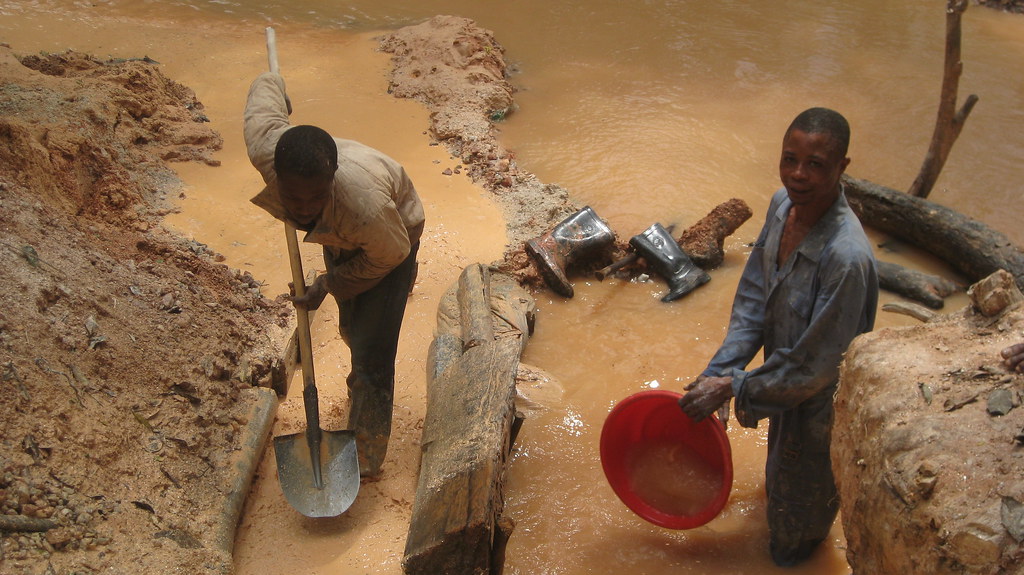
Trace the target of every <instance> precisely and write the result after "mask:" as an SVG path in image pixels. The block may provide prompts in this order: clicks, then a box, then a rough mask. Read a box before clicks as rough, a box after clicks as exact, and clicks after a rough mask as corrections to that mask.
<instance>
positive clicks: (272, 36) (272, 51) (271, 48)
mask: <svg viewBox="0 0 1024 575" xmlns="http://www.w3.org/2000/svg"><path fill="white" fill-rule="evenodd" d="M267 63H268V64H269V65H270V71H271V72H273V73H275V74H277V73H279V68H278V66H277V34H276V33H275V32H274V29H273V28H271V27H270V26H267Z"/></svg>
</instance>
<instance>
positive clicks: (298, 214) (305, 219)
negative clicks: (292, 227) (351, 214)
mask: <svg viewBox="0 0 1024 575" xmlns="http://www.w3.org/2000/svg"><path fill="white" fill-rule="evenodd" d="M277 187H278V190H279V191H280V192H281V205H282V207H284V213H285V216H286V217H287V218H288V219H289V220H292V221H293V222H295V223H296V224H297V225H299V226H309V225H312V224H313V223H315V222H316V220H317V219H318V218H319V217H320V213H321V212H323V210H324V206H326V205H327V202H328V200H329V199H330V197H331V191H332V189H333V187H334V178H333V177H313V178H308V177H303V176H292V175H286V174H278V177H277Z"/></svg>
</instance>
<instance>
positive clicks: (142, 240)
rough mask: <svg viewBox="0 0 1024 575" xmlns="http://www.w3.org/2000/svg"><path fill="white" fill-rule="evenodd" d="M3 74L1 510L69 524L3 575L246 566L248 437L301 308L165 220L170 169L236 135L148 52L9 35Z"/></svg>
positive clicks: (22, 548) (31, 535)
mask: <svg viewBox="0 0 1024 575" xmlns="http://www.w3.org/2000/svg"><path fill="white" fill-rule="evenodd" d="M0 78H2V80H0V82H2V85H3V86H4V88H3V94H4V96H3V100H2V104H0V105H2V107H3V116H2V120H0V166H2V168H0V202H2V205H3V209H2V210H0V221H2V226H3V239H2V246H0V247H2V248H3V249H0V261H2V264H0V270H2V271H0V274H2V283H3V285H4V286H5V287H4V290H3V292H2V294H0V343H2V346H3V347H2V351H3V358H2V367H0V370H2V373H3V376H2V377H3V382H4V386H5V387H6V388H7V393H4V394H2V395H0V414H2V418H3V421H4V425H3V428H2V437H0V440H2V445H3V450H2V451H0V453H2V455H0V472H2V476H0V502H2V508H0V514H2V515H3V516H5V517H6V518H8V519H10V518H12V517H14V518H26V519H42V520H48V521H50V522H52V523H51V524H46V523H43V525H42V526H41V527H40V530H39V531H35V532H26V531H15V532H12V533H9V532H7V531H6V530H5V531H4V536H3V537H2V540H0V563H2V565H3V569H2V571H4V572H5V573H16V572H31V573H39V572H42V571H43V568H44V567H45V568H47V569H51V570H52V572H58V573H67V572H72V571H77V572H86V573H89V572H99V571H110V572H128V571H135V572H147V573H160V572H170V569H168V566H169V565H172V564H173V565H181V566H184V567H186V568H187V569H188V571H190V572H202V571H213V572H227V571H229V569H230V565H231V563H230V555H229V551H230V544H231V532H230V531H229V530H228V531H226V530H225V529H224V528H223V526H221V523H222V517H223V516H224V511H225V499H226V496H225V495H226V494H228V493H230V492H231V491H232V490H235V489H237V487H236V486H235V485H233V483H234V482H236V481H237V475H236V474H233V473H231V471H232V470H233V469H234V466H235V464H236V463H237V462H236V461H235V458H236V456H237V455H238V454H239V453H240V451H239V450H240V440H239V438H240V437H241V436H242V435H244V434H242V433H239V431H240V430H241V429H242V428H244V427H245V426H247V425H248V424H249V423H250V420H251V418H252V414H251V413H250V410H251V409H252V408H253V406H254V405H255V403H254V399H255V397H256V396H255V395H254V393H255V392H254V389H253V386H255V385H260V384H263V385H266V384H267V383H268V382H269V381H270V374H271V370H272V367H273V365H274V363H275V361H277V359H276V358H277V357H279V355H280V354H279V349H278V346H277V345H276V344H275V343H274V341H275V339H280V337H281V336H280V335H276V334H283V333H284V328H285V326H286V325H287V324H288V321H289V317H290V314H291V310H290V309H289V307H288V306H286V305H283V304H282V303H281V302H275V301H271V300H268V299H266V298H264V297H262V296H261V295H260V290H259V285H258V283H257V282H256V280H255V279H254V278H252V277H251V276H248V275H247V274H240V273H238V272H237V271H236V270H231V269H229V268H228V267H227V266H225V265H223V264H220V263H218V262H217V260H218V256H217V255H216V254H214V253H211V252H210V251H209V250H208V249H207V248H206V247H205V246H203V245H201V244H198V243H196V242H191V241H186V240H183V239H182V238H180V237H175V236H174V235H172V234H169V233H167V232H166V231H165V230H164V228H163V227H161V225H160V218H161V216H162V215H163V214H164V213H165V212H166V210H167V204H168V203H167V198H168V197H170V196H172V195H173V194H175V193H177V191H178V189H179V187H180V182H178V181H177V179H176V177H175V176H174V175H173V172H171V171H170V170H169V169H168V168H167V165H166V163H167V162H170V161H179V160H187V161H204V162H212V161H213V160H211V159H210V157H211V156H210V152H212V151H213V150H216V149H217V148H218V147H219V146H220V136H219V135H218V134H217V133H215V132H214V131H212V130H211V129H209V128H208V127H207V126H206V125H205V123H206V118H205V116H204V115H203V106H202V104H201V103H200V102H198V101H197V100H196V98H195V95H194V94H193V93H192V92H191V90H189V89H188V88H185V87H184V86H181V85H179V84H177V83H175V82H174V81H172V80H170V79H168V78H166V77H164V76H163V75H162V74H161V73H160V72H159V71H158V70H157V69H156V68H155V67H154V66H153V65H151V64H150V63H148V62H146V61H144V60H138V61H123V62H113V61H111V62H101V61H99V60H96V59H94V58H92V57H90V56H88V55H84V54H76V53H70V52H69V53H65V54H60V55H50V56H46V57H36V56H30V57H26V58H23V59H22V60H21V61H19V60H18V59H16V58H15V56H14V55H13V53H12V51H11V50H10V49H9V48H6V47H3V48H0ZM51 526H52V528H46V527H51ZM44 528H45V529H44ZM144 532H152V533H154V534H155V538H152V539H151V538H139V537H136V536H135V535H136V534H138V533H144ZM129 565H133V566H134V567H132V568H128V566H129Z"/></svg>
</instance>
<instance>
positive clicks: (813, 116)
mask: <svg viewBox="0 0 1024 575" xmlns="http://www.w3.org/2000/svg"><path fill="white" fill-rule="evenodd" d="M793 130H800V131H801V132H805V133H807V134H828V135H829V136H831V138H832V143H833V145H834V146H835V150H836V151H838V152H839V153H840V157H841V158H845V157H846V152H847V151H848V150H849V148H850V124H849V123H848V122H847V121H846V118H844V117H843V115H842V114H840V113H839V112H836V111H835V110H830V109H828V108H810V109H808V110H804V111H803V112H800V115H799V116H797V117H796V118H795V119H794V120H793V123H792V124H790V125H789V128H788V129H787V130H786V135H787V136H788V135H789V133H790V132H792V131H793Z"/></svg>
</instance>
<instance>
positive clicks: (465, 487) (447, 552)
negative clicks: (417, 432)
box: [402, 264, 534, 575]
mask: <svg viewBox="0 0 1024 575" xmlns="http://www.w3.org/2000/svg"><path fill="white" fill-rule="evenodd" d="M533 313H534V301H533V298H532V297H531V296H530V295H529V294H528V293H527V292H526V291H525V290H523V289H522V288H521V287H519V285H518V284H517V283H516V282H515V281H514V280H513V279H512V278H511V277H509V276H506V275H504V274H498V273H490V271H489V270H488V269H487V268H486V267H484V266H482V265H480V264H474V265H471V266H469V267H467V268H466V269H465V270H464V271H463V273H462V276H461V277H460V279H459V281H458V283H457V285H456V286H453V287H452V289H449V290H448V293H447V294H446V295H445V296H444V297H443V298H442V300H441V303H440V304H439V305H438V330H437V336H436V337H435V339H434V341H433V343H432V344H431V346H430V350H429V352H428V356H429V357H428V366H427V415H426V418H425V420H424V422H423V437H422V441H421V449H422V453H421V456H420V474H419V480H418V483H417V487H416V499H415V503H414V504H413V514H412V520H411V523H410V526H409V534H408V538H407V539H406V546H405V557H404V558H403V560H402V565H403V568H404V570H405V573H407V574H408V575H421V574H422V575H426V574H430V575H443V574H448V573H451V574H459V575H462V574H467V575H470V574H472V575H488V574H491V573H500V571H501V567H502V565H501V564H500V563H501V562H503V558H504V546H505V543H506V542H507V540H508V537H509V535H510V534H511V530H512V526H513V523H512V522H511V521H509V520H508V519H506V518H503V517H502V511H503V508H504V497H503V485H504V480H505V470H506V464H507V460H508V454H509V451H510V449H511V442H512V434H513V428H514V426H515V421H516V414H515V404H514V399H515V378H516V369H517V368H518V366H519V357H520V356H521V355H522V352H523V349H524V348H525V345H526V340H527V339H528V337H529V334H530V332H531V330H532V325H533Z"/></svg>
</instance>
